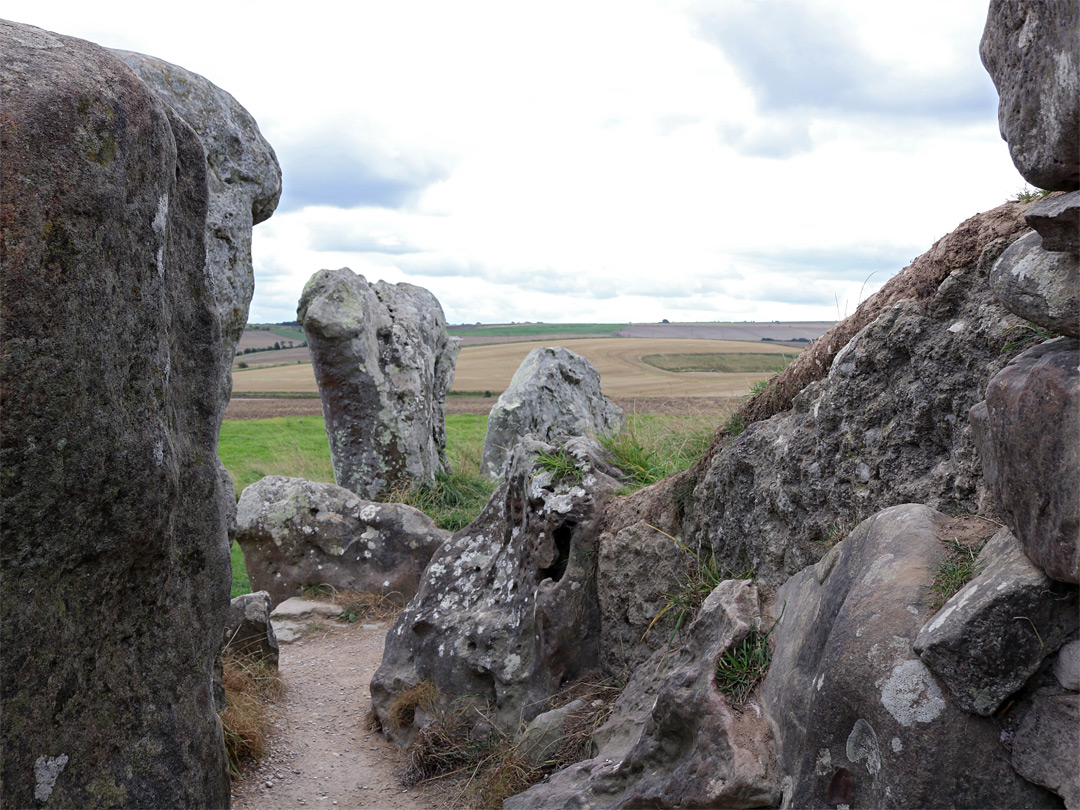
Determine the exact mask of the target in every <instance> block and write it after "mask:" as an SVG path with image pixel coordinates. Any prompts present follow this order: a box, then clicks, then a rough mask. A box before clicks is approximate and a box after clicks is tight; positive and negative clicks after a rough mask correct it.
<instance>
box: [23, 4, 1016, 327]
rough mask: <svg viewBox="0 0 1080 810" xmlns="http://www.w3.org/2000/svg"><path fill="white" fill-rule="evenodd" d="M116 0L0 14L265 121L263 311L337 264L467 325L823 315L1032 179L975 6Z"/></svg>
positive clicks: (286, 307) (290, 304) (289, 311)
mask: <svg viewBox="0 0 1080 810" xmlns="http://www.w3.org/2000/svg"><path fill="white" fill-rule="evenodd" d="M106 6H107V8H105V9H102V7H101V6H100V5H98V6H87V5H86V4H77V3H75V2H74V0H55V2H52V3H48V4H45V3H40V2H36V1H35V2H30V0H9V2H8V4H7V7H6V8H5V14H7V15H9V17H10V18H12V19H16V20H20V21H24V22H29V23H32V24H37V25H41V26H42V27H46V28H49V29H51V30H54V31H58V32H60V33H67V34H73V35H76V36H82V37H84V38H88V39H92V40H94V41H98V42H101V43H102V44H106V45H110V46H114V47H123V48H129V49H133V50H139V51H143V52H146V53H152V54H154V55H155V56H159V57H161V58H163V59H166V60H169V61H173V62H176V63H178V64H182V65H184V66H185V67H187V68H189V69H191V70H194V71H196V72H198V73H202V74H203V75H205V76H206V77H207V78H209V79H210V80H211V81H214V82H215V83H217V84H219V85H220V86H222V87H223V88H225V89H226V90H228V91H229V92H231V93H232V94H233V95H234V96H236V98H237V99H238V100H239V101H240V102H241V103H242V104H244V105H245V106H246V107H247V108H248V109H249V110H250V111H251V112H252V114H253V115H254V116H255V117H256V119H257V120H258V121H259V124H260V127H261V128H262V130H263V133H264V134H265V135H266V137H267V139H268V140H269V141H270V142H271V143H272V144H273V145H274V146H275V148H276V149H277V151H278V153H279V156H280V159H281V162H282V168H283V172H284V178H285V180H284V182H285V195H284V197H283V204H282V206H281V208H280V209H279V211H278V212H277V213H276V214H275V215H274V216H273V217H272V218H271V219H270V220H268V221H267V222H265V223H263V224H262V225H260V226H258V227H257V228H256V229H255V239H254V245H253V256H254V262H255V267H256V294H255V300H254V302H253V304H252V310H251V317H252V319H253V320H287V319H291V318H292V317H294V313H295V307H296V301H297V299H298V298H299V295H300V292H301V290H302V288H303V284H304V283H305V282H306V280H307V279H308V278H309V277H310V276H311V274H312V273H314V272H315V271H316V270H319V269H322V268H326V267H340V266H348V267H351V268H352V269H353V270H355V271H356V272H359V273H363V274H364V275H365V276H367V277H368V278H370V279H375V278H385V279H386V280H388V281H392V282H396V281H404V280H408V281H410V282H413V283H417V284H421V285H423V286H427V287H429V288H430V289H431V290H432V291H433V292H434V293H435V294H436V295H437V296H438V297H439V298H440V300H441V301H442V303H443V306H444V309H445V310H446V311H447V315H448V317H449V318H450V319H451V320H453V321H466V322H472V321H477V320H482V321H509V320H517V321H523V320H546V321H575V320H579V321H580V320H584V321H595V320H610V321H631V320H659V319H660V318H663V317H668V318H671V319H675V318H688V319H701V320H714V319H715V320H730V319H736V320H741V319H748V320H776V319H789V318H796V319H801V318H814V319H828V318H835V317H836V316H837V314H838V312H839V313H840V314H842V313H843V310H844V308H845V307H847V308H849V309H854V306H855V304H856V303H857V298H858V297H859V295H860V291H861V292H862V294H863V295H864V296H865V295H866V294H869V292H872V290H873V289H876V287H877V286H879V285H880V283H881V282H883V281H884V280H885V279H887V278H888V277H889V275H891V274H892V273H893V272H895V271H897V270H899V269H900V268H901V267H903V265H904V264H906V263H907V262H909V261H910V260H911V259H912V258H913V257H914V256H915V255H917V254H918V253H921V252H922V251H923V250H925V249H927V248H928V247H929V246H930V244H931V243H932V242H933V241H934V240H935V239H937V238H939V237H940V236H942V235H943V234H944V233H946V232H948V231H949V230H951V229H952V228H953V227H955V226H956V225H957V224H959V223H960V222H961V221H962V220H963V219H965V218H967V217H968V216H970V215H971V214H973V213H975V212H976V211H978V210H985V209H987V208H990V207H993V206H994V205H997V204H998V203H1000V202H1003V201H1004V200H1005V198H1006V197H1008V196H1009V195H1010V194H1012V193H1013V192H1015V191H1016V190H1017V189H1018V188H1019V187H1020V186H1021V185H1022V181H1021V179H1020V177H1019V175H1018V174H1017V173H1016V172H1015V170H1014V169H1013V167H1012V165H1011V163H1010V161H1009V158H1008V151H1007V149H1006V147H1005V145H1004V143H1003V142H1002V141H1001V140H1000V136H999V135H998V132H997V122H996V116H995V111H994V109H993V96H992V92H991V91H988V89H987V88H988V87H990V83H989V79H988V78H987V77H986V76H985V74H984V73H983V71H982V69H981V67H980V66H979V61H978V52H977V49H978V40H979V36H980V34H981V30H982V25H983V21H984V19H985V15H986V0H948V2H945V1H944V0H911V2H909V3H905V4H879V3H866V2H864V0H842V1H841V0H808V1H807V2H803V3H738V2H734V0H732V1H731V2H729V1H728V0H725V2H724V3H722V4H720V3H699V2H695V0H683V2H677V3H665V2H661V1H660V0H631V1H630V2H626V1H625V0H622V1H621V2H615V0H586V2H582V1H581V0H573V1H571V0H552V2H549V3H545V4H544V5H543V6H522V5H520V4H509V3H503V2H497V1H496V0H490V1H489V2H477V1H476V0H462V2H458V3H440V2H435V0H397V1H396V2H394V3H379V4H375V3H365V4H353V5H351V6H347V7H346V6H343V5H341V4H326V3H319V2H315V3H310V4H308V5H307V6H305V7H303V8H302V9H299V10H298V12H297V13H295V14H291V15H282V14H270V13H253V12H252V10H251V7H250V6H248V5H247V4H228V3H215V4H210V3H209V2H206V0H192V2H190V3H188V4H187V5H186V6H185V9H184V13H183V14H177V15H173V16H171V17H170V18H169V23H168V24H167V25H166V24H163V23H162V21H161V19H160V14H159V11H158V10H157V9H154V8H151V7H148V6H146V5H145V4H142V3H139V4H136V3H134V2H130V3H106ZM102 20H107V21H108V22H107V23H103V22H102ZM209 21H212V22H209ZM872 272H874V273H876V275H874V276H873V277H872V281H871V282H870V283H868V284H866V285H865V287H864V286H863V281H864V279H865V278H866V276H867V275H869V274H870V273H872Z"/></svg>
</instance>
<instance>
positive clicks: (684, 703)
mask: <svg viewBox="0 0 1080 810" xmlns="http://www.w3.org/2000/svg"><path fill="white" fill-rule="evenodd" d="M759 620H760V609H759V605H758V594H757V589H756V588H755V587H754V586H753V585H752V584H751V583H750V582H749V581H737V580H728V581H726V582H723V583H721V584H720V585H719V586H717V588H716V590H714V591H713V592H712V594H710V595H709V597H708V598H707V599H706V600H705V603H704V604H703V605H702V607H701V611H700V613H699V615H698V617H697V618H696V619H695V621H694V623H693V624H692V625H691V626H690V628H689V629H688V631H687V635H686V640H685V643H684V644H683V645H681V646H679V647H678V648H677V649H674V650H659V651H657V652H656V653H655V654H654V655H653V657H652V658H651V659H650V660H649V661H648V662H647V663H646V664H645V665H643V666H641V667H638V669H637V670H636V671H635V673H634V676H633V678H631V680H630V682H629V683H628V684H627V686H626V689H625V690H624V691H623V694H622V695H621V696H620V698H619V700H618V701H617V702H616V705H615V710H614V712H613V714H612V717H611V719H610V720H608V722H607V723H605V724H604V726H602V727H601V728H600V729H598V730H597V732H596V733H595V734H594V735H593V743H594V744H595V745H597V747H598V749H599V750H598V753H597V755H596V757H594V758H592V759H588V760H585V761H583V762H579V763H577V764H576V765H572V766H570V767H569V768H566V769H565V770H563V771H561V772H559V773H557V774H555V775H554V776H552V777H551V778H550V779H548V780H547V781H545V782H543V783H541V784H538V785H535V786H534V787H532V788H530V789H529V790H527V791H525V792H524V793H521V794H518V795H517V796H515V797H513V798H511V799H508V800H507V801H506V802H505V803H504V805H503V806H504V807H505V808H507V810H534V808H544V807H551V808H586V807H588V808H615V807H730V808H744V807H746V808H749V807H775V806H777V805H778V804H779V803H780V798H781V784H780V778H779V774H778V772H777V768H776V762H775V760H774V759H773V756H772V751H771V746H770V743H771V738H770V733H769V728H768V725H767V724H766V722H765V720H764V718H763V717H762V716H761V711H760V707H758V706H757V705H756V703H755V704H753V705H748V706H746V707H745V708H743V709H742V710H741V711H736V710H733V709H732V708H731V706H730V705H729V703H728V699H727V698H726V697H725V696H724V695H723V694H722V693H721V692H720V691H719V690H718V689H717V687H716V675H715V671H716V661H717V659H718V658H719V657H720V656H721V655H722V654H723V653H724V652H726V651H727V650H730V649H731V648H732V647H734V646H735V645H736V644H739V643H741V642H742V641H743V639H745V638H746V637H747V636H748V634H749V633H750V630H751V628H752V627H755V626H757V624H758V622H759Z"/></svg>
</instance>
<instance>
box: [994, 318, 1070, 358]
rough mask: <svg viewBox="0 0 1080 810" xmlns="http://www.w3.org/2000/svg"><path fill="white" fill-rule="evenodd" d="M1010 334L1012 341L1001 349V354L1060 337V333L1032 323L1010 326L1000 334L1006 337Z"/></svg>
mask: <svg viewBox="0 0 1080 810" xmlns="http://www.w3.org/2000/svg"><path fill="white" fill-rule="evenodd" d="M1010 332H1011V333H1013V334H1012V335H1011V337H1012V340H1011V341H1010V342H1009V343H1006V344H1005V345H1004V346H1002V347H1001V351H1003V352H1007V351H1009V350H1011V349H1016V348H1024V349H1029V348H1031V347H1032V346H1036V345H1038V344H1039V343H1044V342H1045V341H1047V340H1053V339H1054V338H1057V337H1061V333H1060V332H1055V331H1053V330H1052V329H1045V328H1043V327H1042V326H1038V325H1036V324H1033V323H1022V324H1018V325H1017V326H1010V327H1009V328H1008V329H1005V330H1004V331H1003V332H1002V333H1001V334H1002V335H1006V334H1009V333H1010Z"/></svg>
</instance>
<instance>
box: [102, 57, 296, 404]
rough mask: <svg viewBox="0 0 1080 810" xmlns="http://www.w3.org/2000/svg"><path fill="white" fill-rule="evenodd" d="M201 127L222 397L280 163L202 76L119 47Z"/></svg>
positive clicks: (243, 113) (251, 123)
mask: <svg viewBox="0 0 1080 810" xmlns="http://www.w3.org/2000/svg"><path fill="white" fill-rule="evenodd" d="M113 53H115V54H116V55H117V56H119V57H120V58H121V59H123V60H124V62H125V63H127V66H128V67H130V68H131V69H132V70H133V71H135V74H136V75H137V76H138V77H139V78H141V79H142V80H143V81H144V82H146V84H147V85H148V86H149V87H150V89H151V90H153V91H154V93H155V94H156V95H157V96H158V98H160V99H161V100H162V101H164V102H165V103H166V104H168V105H169V106H170V107H172V108H173V109H174V110H175V111H176V112H177V113H178V114H179V115H180V117H181V118H183V119H184V121H185V122H186V123H187V124H188V125H189V126H191V128H192V129H194V130H195V134H196V135H198V136H199V141H200V142H201V143H202V147H203V152H204V154H205V156H206V168H207V171H206V180H207V185H208V189H209V192H210V195H209V200H208V206H207V212H206V267H207V270H208V272H209V273H210V277H211V280H210V285H209V286H210V290H211V294H212V295H213V297H214V302H215V304H216V305H217V310H218V317H219V319H220V321H221V363H222V366H221V385H222V387H223V391H222V402H223V403H227V402H228V401H229V395H230V394H231V393H232V373H231V369H232V362H233V356H234V355H235V354H236V346H237V344H238V343H239V342H240V335H241V334H242V333H243V331H244V326H245V325H246V324H247V314H248V304H250V303H251V295H252V293H253V292H254V290H255V273H254V270H253V269H252V266H251V228H252V226H253V225H258V224H259V223H260V222H262V221H263V220H266V219H269V218H270V215H271V214H272V213H274V209H275V208H276V207H277V204H278V199H279V198H280V197H281V167H280V166H278V162H277V156H276V155H275V154H274V150H273V148H271V146H270V144H268V143H267V142H266V140H265V139H264V138H263V136H262V134H261V133H260V132H259V126H258V124H256V123H255V119H254V118H252V117H251V114H250V113H249V112H248V111H247V110H245V109H244V108H243V107H242V106H241V105H240V104H239V102H237V100H236V99H235V98H233V97H232V96H231V95H229V94H228V93H226V92H225V91H224V90H222V89H221V88H220V87H218V86H217V85H215V84H213V83H212V82H210V81H207V80H206V79H205V78H203V77H202V76H200V75H198V74H197V73H192V72H191V71H189V70H185V69H184V68H182V67H180V66H179V65H173V64H170V63H168V62H165V61H163V60H161V59H157V58H155V57H153V56H147V55H145V54H141V53H133V52H132V51H120V50H116V51H113Z"/></svg>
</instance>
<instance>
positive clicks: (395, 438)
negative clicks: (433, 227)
mask: <svg viewBox="0 0 1080 810" xmlns="http://www.w3.org/2000/svg"><path fill="white" fill-rule="evenodd" d="M297 318H298V319H299V321H300V323H301V324H302V325H303V327H304V331H305V332H306V333H307V337H308V345H309V347H310V349H311V358H312V365H313V366H314V369H315V379H316V381H317V382H318V384H319V394H320V396H321V397H322V405H323V417H324V418H325V420H326V435H327V437H328V438H329V440H330V459H331V461H332V463H333V465H334V480H335V481H336V482H337V484H338V485H339V486H343V487H345V488H346V489H350V490H352V491H353V492H355V493H357V494H358V495H360V496H362V497H364V498H375V497H377V496H378V495H379V494H380V493H383V492H387V491H392V490H393V489H394V488H395V487H412V486H414V485H417V484H432V483H434V481H435V474H436V473H438V472H442V471H444V470H445V468H446V392H447V391H449V390H450V386H451V385H452V384H453V382H454V364H455V362H456V361H457V354H458V349H459V347H460V343H461V341H460V339H459V338H456V337H455V338H451V337H449V336H448V335H447V332H446V319H445V318H444V317H443V311H442V307H441V306H440V305H439V302H438V301H437V300H436V299H435V296H434V295H432V294H431V293H430V292H428V291H427V290H425V289H424V288H423V287H417V286H415V285H412V284H405V283H401V284H387V283H386V282H385V281H377V282H375V283H374V284H369V283H368V282H367V280H366V279H365V278H364V277H363V276H361V275H357V274H356V273H353V272H352V271H351V270H349V269H348V268H347V267H343V268H341V269H339V270H320V271H319V272H318V273H316V274H315V275H313V276H312V277H311V279H310V280H309V281H308V283H307V285H306V286H305V287H304V292H303V295H301V297H300V305H299V307H298V309H297Z"/></svg>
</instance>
